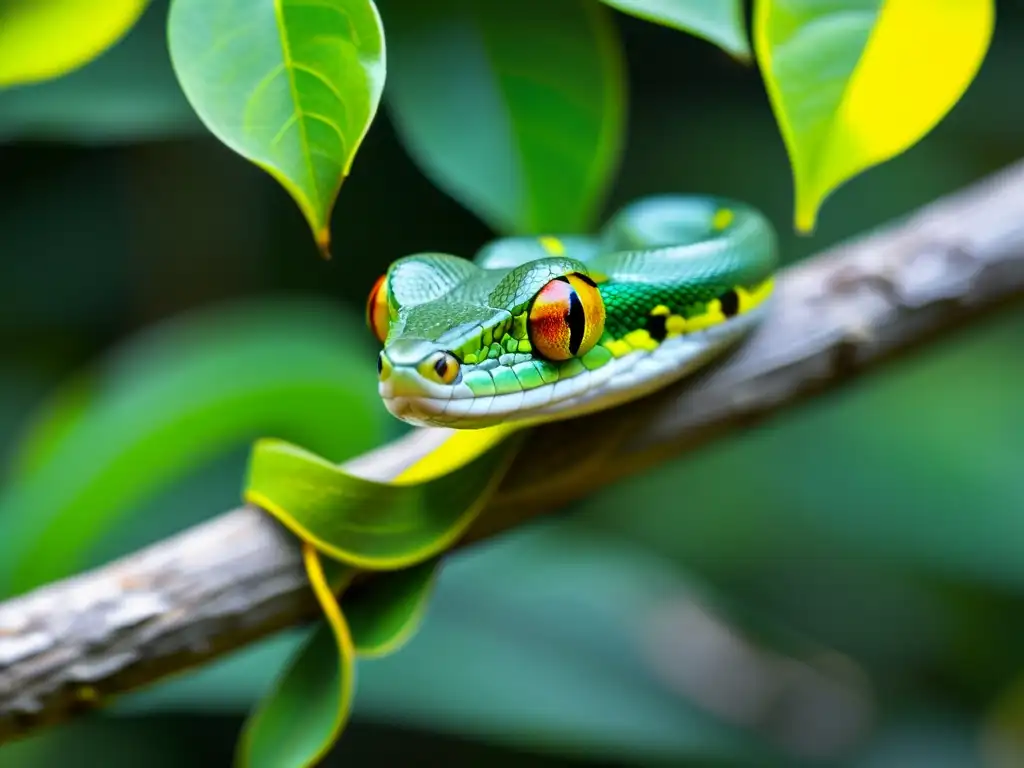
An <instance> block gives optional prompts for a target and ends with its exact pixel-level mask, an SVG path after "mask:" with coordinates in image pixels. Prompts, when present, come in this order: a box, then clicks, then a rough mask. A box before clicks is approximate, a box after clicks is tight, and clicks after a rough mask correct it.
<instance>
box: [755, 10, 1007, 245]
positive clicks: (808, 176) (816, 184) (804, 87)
mask: <svg viewBox="0 0 1024 768" xmlns="http://www.w3.org/2000/svg"><path fill="white" fill-rule="evenodd" d="M994 23H995V7H994V2H993V0H898V1H897V0H891V1H890V2H884V0H855V1H854V2H848V3H821V2H818V0H759V1H758V2H757V3H756V4H755V8H754V42H755V48H756V52H757V59H758V62H759V64H760V67H761V71H762V73H763V75H764V80H765V85H766V87H767V89H768V94H769V96H770V98H771V103H772V108H773V110H774V112H775V117H776V120H777V121H778V124H779V128H780V129H781V132H782V136H783V139H784V140H785V144H786V149H787V151H788V152H789V158H790V163H791V165H792V169H793V182H794V186H795V192H796V203H795V215H794V221H795V225H796V228H797V230H799V231H802V232H811V231H813V230H814V226H815V223H816V219H817V215H818V210H819V209H820V207H821V205H822V203H823V202H824V200H825V198H826V197H827V196H828V195H829V194H831V193H832V192H833V191H835V189H836V188H838V187H839V186H840V185H841V184H843V183H845V182H846V181H848V180H850V179H851V178H853V177H854V176H856V175H857V174H859V173H861V172H863V171H864V170H866V169H868V168H870V167H872V166H875V165H878V164H879V163H882V162H885V161H886V160H890V159H892V158H893V157H895V156H896V155H898V154H900V153H902V152H904V151H906V150H907V149H909V148H910V147H911V146H913V145H914V144H916V143H917V142H918V141H919V140H920V139H921V138H923V137H924V136H925V135H926V134H927V133H928V132H929V131H931V129H932V128H934V127H935V126H936V125H937V124H938V123H939V121H940V120H942V118H943V117H944V116H945V115H946V114H947V113H948V112H949V110H951V109H952V108H953V106H954V105H955V104H956V103H957V101H959V99H960V97H961V96H962V95H963V93H964V92H965V91H966V90H967V87H968V86H969V85H970V83H971V81H972V80H973V79H974V77H975V75H976V74H977V72H978V69H979V67H980V66H981V62H982V60H983V59H984V57H985V54H986V52H987V51H988V47H989V42H990V40H991V37H992V30H993V26H994ZM908 51H912V52H908Z"/></svg>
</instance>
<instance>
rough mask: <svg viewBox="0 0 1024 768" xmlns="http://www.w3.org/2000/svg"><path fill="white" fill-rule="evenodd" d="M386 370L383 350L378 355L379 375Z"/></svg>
mask: <svg viewBox="0 0 1024 768" xmlns="http://www.w3.org/2000/svg"><path fill="white" fill-rule="evenodd" d="M383 371H384V353H383V352H381V353H380V354H379V355H377V375H378V376H380V375H381V373H382V372H383Z"/></svg>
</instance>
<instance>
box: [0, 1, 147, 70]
mask: <svg viewBox="0 0 1024 768" xmlns="http://www.w3.org/2000/svg"><path fill="white" fill-rule="evenodd" d="M147 2H148V0H103V2H99V3H97V2H91V1H90V0H3V2H2V4H0V88H5V87H10V86H12V85H24V84H27V83H38V82H41V81H43V80H51V79H53V78H55V77H60V76H61V75H64V74H67V73H68V72H71V71H73V70H76V69H78V68H79V67H81V66H83V65H84V64H87V63H88V62H90V61H92V60H93V59H95V58H96V57H97V56H99V55H100V54H101V53H103V52H104V51H105V50H107V49H108V48H109V47H110V46H112V45H114V44H115V43H116V42H117V41H118V40H120V39H121V37H122V36H124V34H125V33H126V32H127V31H128V30H129V29H131V27H132V25H133V24H135V22H136V21H137V20H138V18H139V16H141V15H142V12H143V10H145V8H146V3H147Z"/></svg>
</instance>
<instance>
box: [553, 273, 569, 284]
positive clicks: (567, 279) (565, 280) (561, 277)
mask: <svg viewBox="0 0 1024 768" xmlns="http://www.w3.org/2000/svg"><path fill="white" fill-rule="evenodd" d="M555 280H561V281H562V282H563V283H568V282H569V278H568V277H567V276H566V275H559V276H558V277H556V278H555ZM569 284H570V285H572V283H569Z"/></svg>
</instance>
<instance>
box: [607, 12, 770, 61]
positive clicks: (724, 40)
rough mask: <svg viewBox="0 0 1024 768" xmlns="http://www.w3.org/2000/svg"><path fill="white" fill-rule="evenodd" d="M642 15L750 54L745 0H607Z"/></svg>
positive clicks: (743, 55) (736, 53)
mask: <svg viewBox="0 0 1024 768" xmlns="http://www.w3.org/2000/svg"><path fill="white" fill-rule="evenodd" d="M603 2H604V3H606V4H607V5H610V6H611V7H612V8H617V9H618V10H620V11H622V12H623V13H628V14H630V15H631V16H636V17H637V18H640V19H646V20H647V21H652V22H654V23H655V24H663V25H664V26H666V27H672V28H673V29H678V30H681V31H683V32H689V33H690V34H692V35H697V37H702V38H704V39H705V40H707V41H708V42H711V43H714V44H715V45H717V46H719V47H721V48H723V49H724V50H726V51H728V52H729V53H731V54H732V55H733V56H735V57H737V58H739V59H742V60H746V59H749V58H750V43H749V42H748V41H747V29H746V21H745V20H744V18H743V0H702V2H694V0H603Z"/></svg>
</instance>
